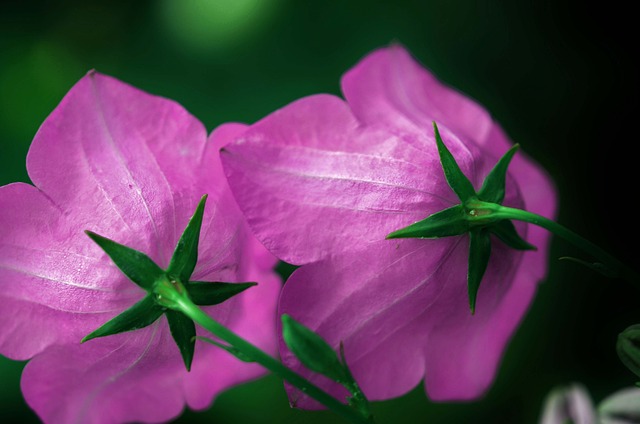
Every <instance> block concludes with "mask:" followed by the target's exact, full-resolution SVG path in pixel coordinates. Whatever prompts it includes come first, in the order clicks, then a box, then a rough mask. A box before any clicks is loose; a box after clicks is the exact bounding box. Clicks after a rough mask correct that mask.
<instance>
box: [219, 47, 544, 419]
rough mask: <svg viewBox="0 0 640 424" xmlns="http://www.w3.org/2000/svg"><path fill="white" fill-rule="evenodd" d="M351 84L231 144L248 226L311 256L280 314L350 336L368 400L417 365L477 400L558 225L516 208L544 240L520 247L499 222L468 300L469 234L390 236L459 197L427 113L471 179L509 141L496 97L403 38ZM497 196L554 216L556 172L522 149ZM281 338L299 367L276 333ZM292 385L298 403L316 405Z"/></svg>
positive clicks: (439, 385)
mask: <svg viewBox="0 0 640 424" xmlns="http://www.w3.org/2000/svg"><path fill="white" fill-rule="evenodd" d="M342 87H343V91H344V94H345V97H346V99H347V102H348V105H346V106H345V104H344V103H341V102H340V101H339V100H337V99H335V98H333V97H330V96H313V97H310V98H306V99H302V100H299V101H297V102H294V103H292V104H291V105H289V106H286V107H284V108H283V109H281V110H280V111H277V112H275V113H274V114H272V115H269V116H267V117H266V118H264V119H263V120H262V121H260V122H258V123H257V124H255V125H252V126H250V127H249V128H245V129H243V130H242V131H239V132H237V133H235V134H234V135H233V137H231V138H234V141H232V142H230V143H229V144H228V145H227V147H226V149H225V152H224V153H223V165H224V168H225V173H226V175H227V177H228V180H229V182H230V186H231V188H232V191H233V192H234V196H235V197H236V199H237V201H238V203H239V206H240V208H241V209H242V211H243V213H245V215H246V216H247V218H248V222H249V225H250V227H251V229H252V230H253V231H254V233H255V234H256V236H257V237H258V238H259V239H260V240H261V241H262V242H263V243H264V244H265V246H266V247H267V248H268V249H269V250H271V251H272V252H273V253H275V254H276V255H277V256H278V257H280V258H281V259H283V260H285V261H289V262H292V263H294V264H299V265H300V264H301V265H303V266H302V267H301V268H299V269H298V270H297V271H296V272H295V273H294V274H293V275H292V276H291V278H290V280H289V281H288V282H287V284H286V285H285V289H284V291H283V293H282V295H281V300H280V313H287V314H290V315H291V316H292V317H293V318H294V319H296V320H298V321H300V322H301V323H302V324H304V325H306V326H308V327H310V328H312V329H313V330H316V331H317V332H318V333H319V334H320V336H322V337H323V338H325V339H327V340H328V341H329V343H330V344H332V346H333V347H334V348H337V347H338V344H339V342H340V340H344V342H345V349H346V356H347V362H348V363H349V365H350V366H351V367H352V369H353V372H354V374H355V377H356V379H357V380H358V382H359V384H360V385H361V387H362V388H363V390H364V392H365V394H367V395H368V396H370V397H371V398H372V399H387V398H390V397H395V396H399V395H401V394H402V393H405V392H407V391H408V390H410V389H411V388H413V387H414V386H415V385H416V384H418V383H419V382H420V381H421V380H422V379H424V380H425V387H426V390H427V393H428V395H429V397H430V398H432V399H434V400H438V401H450V400H471V399H475V398H477V397H479V396H481V395H482V394H483V393H485V392H486V390H487V389H488V388H489V387H490V385H491V383H492V381H493V379H494V377H495V374H496V372H497V369H498V365H499V362H500V359H501V357H502V354H503V352H504V349H505V346H506V344H507V343H508V341H509V339H510V337H511V336H512V334H513V332H514V331H515V329H516V328H517V326H518V324H519V322H520V321H521V319H522V317H523V316H524V314H525V312H526V310H527V308H528V307H529V305H530V303H531V301H532V299H533V296H534V294H535V291H536V287H537V284H538V283H539V282H540V280H542V279H543V278H544V276H545V275H546V272H547V263H546V262H547V255H548V248H549V241H550V236H549V234H548V233H547V232H546V231H545V230H542V229H540V228H537V227H534V226H531V225H527V224H524V223H521V222H514V224H515V227H516V229H517V231H518V233H519V234H520V236H521V237H522V238H523V239H525V240H526V241H528V242H529V243H531V244H532V245H534V246H536V247H537V249H538V250H537V251H526V252H523V251H516V250H514V249H510V248H508V247H507V246H506V245H505V244H504V243H502V242H501V241H500V240H498V239H497V238H496V237H495V236H491V237H492V251H493V253H492V256H491V258H490V261H489V265H488V269H487V271H486V273H485V276H484V279H483V281H482V284H481V286H480V290H479V292H478V299H477V304H476V313H475V315H471V314H470V313H469V308H468V303H467V299H468V298H467V278H466V277H467V276H466V272H467V260H468V236H466V235H465V236H458V237H454V238H449V239H439V240H383V237H384V236H386V235H387V234H388V233H389V232H391V231H395V230H398V229H400V228H403V227H406V226H407V225H410V224H412V223H413V222H415V221H418V220H421V219H424V218H426V217H427V216H428V215H430V214H432V213H435V212H438V211H440V210H443V209H445V208H447V207H449V206H452V205H454V204H458V203H459V200H458V199H457V198H456V196H455V194H454V193H453V191H452V190H451V189H450V188H449V187H448V185H447V183H446V181H445V180H444V175H443V171H442V167H441V165H440V163H439V159H438V156H437V149H436V145H435V140H434V138H433V126H432V125H433V121H435V122H436V123H437V124H438V128H439V129H440V132H441V134H442V139H443V141H444V144H445V145H446V146H447V148H448V149H449V150H450V151H451V152H452V154H453V156H454V158H455V159H456V161H457V163H458V164H459V165H460V168H461V170H462V172H463V173H464V174H465V175H466V176H467V177H468V178H469V180H470V181H471V183H472V185H473V186H474V187H475V189H476V190H478V189H479V188H480V186H481V183H482V181H483V179H484V178H485V177H486V175H487V174H488V173H489V172H490V170H491V169H492V168H493V166H494V165H495V163H496V162H497V161H498V159H499V158H500V157H502V156H503V155H504V153H505V152H507V150H508V149H509V148H511V147H512V143H511V141H510V140H509V139H508V138H507V136H506V135H505V134H504V132H503V131H502V129H501V128H500V127H499V126H498V125H497V124H496V123H494V122H493V121H492V119H491V117H490V115H489V114H488V113H487V112H486V110H484V109H483V108H482V107H481V106H479V105H478V104H477V103H475V102H474V101H472V100H470V99H468V98H467V97H465V96H464V95H462V94H460V93H458V92H456V91H455V90H453V89H451V88H449V87H446V86H445V85H443V84H441V83H440V82H439V81H438V80H437V79H436V78H435V77H434V76H433V75H431V74H430V73H429V72H428V71H427V70H425V69H424V68H422V67H421V66H420V65H419V64H418V63H417V62H416V61H415V60H414V59H412V58H411V56H410V55H409V53H408V52H407V51H406V50H404V49H403V48H402V47H401V46H392V47H389V48H385V49H380V50H377V51H375V52H373V53H372V54H370V55H368V56H367V57H365V58H364V59H363V60H362V61H361V62H360V63H358V64H357V65H356V66H355V67H354V68H352V69H351V70H349V71H348V72H347V73H346V74H345V76H344V78H343V80H342ZM523 150H526V146H523ZM503 204H504V205H506V206H511V207H516V208H522V209H526V210H529V211H531V212H534V213H538V214H541V215H543V216H546V217H549V218H553V217H554V215H555V210H556V195H555V190H554V188H553V185H552V183H551V181H550V179H549V178H548V176H547V175H546V174H545V172H544V171H543V170H541V169H540V167H539V166H538V165H536V164H535V163H534V162H532V161H531V160H530V159H529V158H527V157H526V155H524V154H523V153H522V152H518V154H517V155H516V156H515V157H514V159H513V161H512V163H511V165H510V167H509V170H508V173H507V179H506V195H505V199H504V202H503ZM381 236H382V237H381ZM396 246H397V247H396ZM280 348H281V352H282V355H283V358H284V360H285V361H286V362H288V363H290V364H292V365H293V366H295V367H296V368H297V369H298V368H299V369H300V370H301V371H302V372H304V370H303V369H302V368H300V366H299V364H298V363H297V362H296V360H295V359H294V358H293V357H292V356H291V354H290V353H289V352H288V351H287V350H286V346H285V345H284V343H283V342H282V341H281V344H280ZM311 378H313V379H318V380H317V382H318V384H320V385H322V386H324V387H327V388H329V389H330V390H335V391H334V393H336V394H340V395H341V396H342V395H344V394H345V393H344V392H343V391H341V389H340V388H339V387H338V388H336V385H334V384H332V383H331V382H329V381H326V380H324V379H323V378H322V377H314V376H312V377H311ZM290 395H291V399H292V401H293V402H294V403H295V404H296V405H297V406H301V407H316V406H317V404H315V403H313V402H311V401H310V400H309V399H307V398H306V397H304V396H301V394H300V393H299V392H296V391H290Z"/></svg>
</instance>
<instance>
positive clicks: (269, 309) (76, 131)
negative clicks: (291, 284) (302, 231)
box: [0, 72, 279, 423]
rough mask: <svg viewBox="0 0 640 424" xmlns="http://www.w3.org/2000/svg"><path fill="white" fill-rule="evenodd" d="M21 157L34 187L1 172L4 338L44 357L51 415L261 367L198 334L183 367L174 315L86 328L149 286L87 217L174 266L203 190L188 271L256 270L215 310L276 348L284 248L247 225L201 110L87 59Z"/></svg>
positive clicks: (40, 378) (235, 277)
mask: <svg viewBox="0 0 640 424" xmlns="http://www.w3.org/2000/svg"><path fill="white" fill-rule="evenodd" d="M27 168H28V171H29V175H30V177H31V179H32V181H33V182H34V184H35V187H34V186H30V185H27V184H21V183H19V184H11V185H8V186H4V187H0V218H1V220H2V222H3V225H2V227H0V240H1V241H0V287H1V288H2V290H0V301H2V303H3V314H2V315H0V353H2V354H3V355H7V356H9V357H11V358H14V359H28V358H30V357H34V359H33V360H32V361H31V362H30V363H29V364H28V365H27V367H26V369H25V373H24V376H23V379H22V388H23V392H24V394H25V399H26V400H27V402H28V403H29V405H31V406H32V407H33V408H34V409H35V410H36V412H37V413H38V414H39V415H40V417H41V418H42V419H43V420H44V421H45V422H54V423H55V422H92V423H93V422H95V423H119V422H129V421H140V422H157V421H164V420H168V419H171V418H172V417H175V416H176V415H177V414H179V413H180V411H181V410H182V409H183V407H184V404H185V402H186V403H187V404H188V405H189V406H191V407H193V408H204V407H206V406H208V405H209V404H210V403H211V400H212V399H213V397H214V396H215V395H216V394H217V393H219V392H220V391H221V390H223V389H225V388H228V387H230V386H232V385H234V384H237V383H239V382H242V381H246V380H247V379H250V378H255V377H257V376H259V375H261V374H262V373H263V372H264V371H263V370H261V369H260V368H259V367H257V366H255V365H254V364H245V363H242V362H241V361H238V360H236V359H235V358H233V357H232V356H231V355H229V354H228V353H227V352H225V351H223V350H220V349H212V348H210V347H209V346H208V345H204V346H200V344H198V346H196V354H195V358H194V363H193V366H192V372H191V373H187V371H186V370H185V368H184V364H183V363H182V360H181V358H180V353H179V351H178V348H177V347H176V346H175V343H174V342H173V341H172V339H171V335H170V332H169V328H168V325H167V322H166V319H165V318H161V319H160V320H159V321H157V322H156V323H154V324H152V325H151V326H150V327H148V328H146V329H143V330H139V331H136V332H132V333H124V334H121V335H117V336H112V337H107V338H102V339H94V340H91V341H89V342H87V343H85V344H82V345H80V344H79V343H80V340H81V339H82V337H84V336H86V335H87V334H89V333H90V332H91V331H93V330H95V329H96V328H98V327H99V326H100V325H101V324H103V323H105V322H106V321H108V320H109V319H111V318H113V317H114V316H116V315H117V314H118V313H120V312H122V311H124V310H125V309H127V308H128V307H130V306H131V305H133V304H134V303H135V302H137V301H138V300H140V299H141V298H142V297H143V296H144V291H143V290H142V289H140V288H139V287H137V286H136V285H135V284H133V283H132V282H130V281H128V279H127V278H126V277H125V276H124V275H123V274H122V273H120V272H119V270H118V269H117V267H116V266H115V265H114V264H113V263H112V262H111V261H110V259H109V258H108V257H107V255H106V254H105V253H104V252H103V251H102V250H101V249H100V248H99V247H98V246H97V245H96V244H95V243H93V242H92V241H91V240H90V239H89V237H87V236H86V235H85V234H84V230H91V231H94V232H96V233H99V234H101V235H104V236H105V237H108V238H110V239H112V240H114V241H117V242H118V243H122V244H125V245H127V246H129V247H132V248H134V249H137V250H140V251H142V252H144V253H146V254H148V255H149V256H150V257H151V258H152V259H153V260H154V261H155V262H156V263H157V264H158V265H160V266H161V267H163V268H166V266H167V265H168V263H169V258H170V257H171V254H172V252H173V249H174V247H175V244H176V242H177V240H178V238H179V237H180V234H181V232H182V230H183V229H184V228H185V226H186V225H187V222H188V220H189V218H190V217H191V214H192V213H193V211H194V210H195V208H196V205H197V204H198V201H199V200H200V198H201V197H202V196H203V195H204V194H208V195H209V200H208V202H207V208H206V210H205V213H204V219H203V223H202V231H201V238H200V248H199V261H198V263H197V265H196V268H195V270H194V272H193V275H192V278H193V279H197V280H201V281H225V282H241V281H256V282H258V283H259V285H258V286H256V287H253V288H252V289H251V290H248V291H246V292H244V293H241V294H240V295H238V296H236V297H235V298H233V299H231V300H229V301H228V302H225V303H223V304H221V305H216V306H211V307H207V308H206V311H207V312H208V313H210V314H211V315H212V316H213V317H214V318H215V319H217V320H218V321H220V322H222V323H223V324H225V325H228V326H229V328H230V329H231V330H232V331H237V332H239V333H241V334H242V335H243V336H245V337H246V338H247V339H249V340H251V341H253V342H255V343H256V344H258V345H259V346H261V347H263V348H264V349H266V350H267V351H270V352H274V351H275V339H274V337H275V336H274V331H275V318H273V314H274V312H275V303H276V300H277V296H278V292H279V283H278V278H277V276H276V275H275V273H274V272H273V266H274V265H275V262H276V259H275V258H274V257H273V256H272V255H271V254H269V253H268V252H267V251H266V250H265V249H264V248H263V247H262V246H261V245H260V244H259V243H258V242H257V240H255V239H254V238H253V236H251V234H250V233H249V231H248V229H247V228H246V226H245V224H244V220H243V218H242V216H241V214H240V212H239V210H238V208H237V205H236V204H235V201H234V199H233V197H232V195H231V193H230V192H229V190H228V188H227V185H226V182H225V181H224V176H223V174H222V171H221V169H220V163H219V155H218V147H217V146H214V145H213V144H212V143H209V142H208V140H207V134H206V131H205V128H204V127H203V125H202V124H201V123H200V122H199V121H198V120H197V119H195V118H194V117H193V116H191V115H190V114H189V113H188V112H187V111H185V110H184V108H182V107H181V106H180V105H178V104H177V103H175V102H173V101H170V100H167V99H163V98H160V97H156V96H152V95H149V94H146V93H144V92H142V91H140V90H137V89H135V88H133V87H131V86H129V85H127V84H124V83H122V82H119V81H117V80H115V79H113V78H110V77H107V76H104V75H101V74H98V73H95V72H91V73H89V74H88V75H87V76H85V77H84V78H83V79H81V80H80V81H79V82H78V83H77V84H76V85H75V86H74V87H73V88H72V89H71V90H70V91H69V93H68V94H67V95H66V96H65V98H64V99H63V100H62V101H61V103H60V105H59V106H58V107H57V108H56V109H55V110H54V111H53V112H52V113H51V115H50V116H49V117H48V118H47V120H46V121H45V122H44V123H43V125H42V126H41V128H40V130H39V131H38V133H37V134H36V137H35V139H34V141H33V144H32V146H31V149H30V151H29V154H28V157H27ZM5 223H6V224H7V225H5ZM267 317H270V318H271V319H267ZM256 319H260V320H261V326H260V328H257V327H256V324H255V323H254V321H255V320H256ZM203 334H204V333H203ZM101 411H102V412H101Z"/></svg>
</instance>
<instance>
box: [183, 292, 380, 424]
mask: <svg viewBox="0 0 640 424" xmlns="http://www.w3.org/2000/svg"><path fill="white" fill-rule="evenodd" d="M173 309H176V310H179V311H180V312H182V313H184V314H185V315H187V316H188V317H189V318H191V319H192V320H194V321H195V322H197V323H198V324H200V325H201V326H202V327H203V328H205V329H206V330H208V331H209V332H211V333H212V334H213V335H215V336H216V337H218V338H219V339H221V340H224V341H225V342H227V343H229V344H230V345H232V346H233V347H234V348H236V349H237V350H238V351H240V352H242V353H243V354H244V355H246V356H247V357H249V358H251V359H252V360H253V361H255V362H257V363H259V364H260V365H262V366H263V367H265V368H266V369H268V370H269V371H271V372H273V373H275V374H277V375H279V376H280V377H282V378H283V379H285V380H287V381H288V382H289V383H290V384H291V385H292V386H294V387H296V388H298V389H300V390H302V391H303V392H304V393H305V394H306V395H308V396H310V397H312V398H313V399H315V400H317V401H318V402H320V403H321V404H323V405H324V406H326V407H327V408H329V409H330V410H332V411H333V412H335V413H336V414H338V415H340V416H342V417H343V418H345V419H347V420H348V421H351V422H353V423H360V424H371V423H372V422H373V421H372V420H367V419H365V418H364V417H362V416H361V415H360V414H359V413H358V412H357V411H356V410H354V409H352V408H351V407H349V406H348V405H345V404H344V403H342V402H340V401H339V400H337V399H336V398H334V397H333V396H331V395H330V394H328V393H327V392H325V391H324V390H322V389H320V388H319V387H318V386H316V385H314V384H312V383H311V382H310V381H309V380H307V379H306V378H304V377H302V376H301V375H300V374H297V373H296V372H294V371H292V370H291V369H289V368H287V367H285V366H284V365H282V363H281V362H280V361H278V360H277V359H275V358H273V357H272V356H270V355H268V354H267V353H265V352H264V351H262V350H261V349H259V348H258V347H256V346H254V345H253V344H251V343H249V342H248V341H246V340H244V339H243V338H241V337H240V336H238V335H237V334H235V333H234V332H232V331H231V330H229V329H228V328H226V327H224V326H223V325H221V324H220V323H218V322H217V321H215V320H214V319H213V318H211V317H210V316H209V315H207V314H206V313H205V312H204V311H203V310H202V309H200V308H199V307H198V306H197V305H195V304H194V303H193V302H191V300H189V299H188V298H187V297H184V296H179V297H177V298H176V299H175V303H174V304H173Z"/></svg>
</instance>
